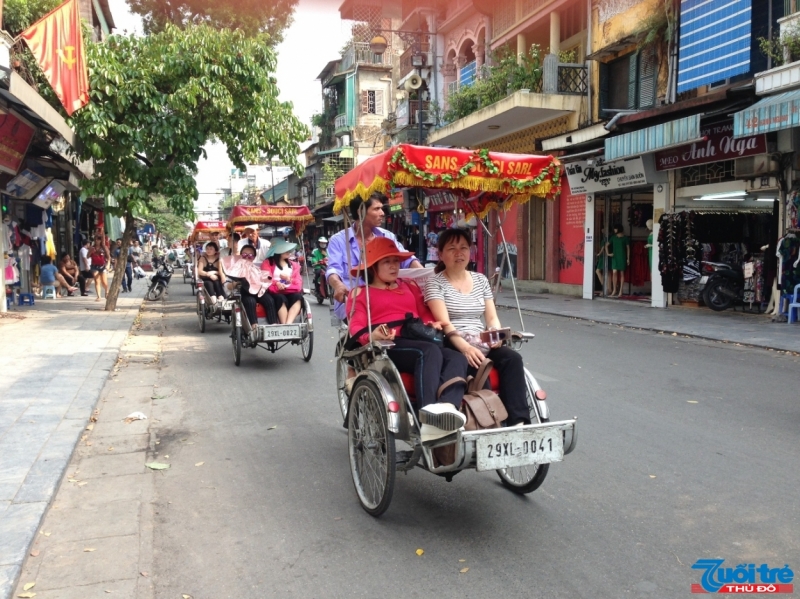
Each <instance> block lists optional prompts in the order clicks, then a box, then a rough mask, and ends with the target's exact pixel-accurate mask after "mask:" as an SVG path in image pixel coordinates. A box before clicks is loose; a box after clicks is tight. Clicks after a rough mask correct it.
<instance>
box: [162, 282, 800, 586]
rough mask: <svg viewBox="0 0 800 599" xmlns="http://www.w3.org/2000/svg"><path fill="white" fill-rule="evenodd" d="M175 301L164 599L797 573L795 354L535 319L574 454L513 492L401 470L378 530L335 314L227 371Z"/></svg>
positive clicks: (323, 313) (486, 481)
mask: <svg viewBox="0 0 800 599" xmlns="http://www.w3.org/2000/svg"><path fill="white" fill-rule="evenodd" d="M170 291H171V294H170V297H169V299H168V300H167V301H166V303H165V314H166V315H165V318H166V325H167V332H166V340H167V341H169V343H168V347H169V348H170V349H168V350H167V351H166V352H165V353H164V355H163V358H162V362H163V370H162V385H165V386H167V387H169V386H172V387H174V388H176V389H178V396H179V397H180V399H181V408H180V413H178V414H176V415H175V416H176V422H179V423H180V424H179V425H175V426H171V427H170V428H163V429H162V430H160V431H158V436H159V440H160V444H159V451H160V453H161V454H162V455H169V461H170V462H171V463H172V464H173V468H172V469H171V471H170V474H169V476H163V477H159V478H158V479H157V483H156V498H155V502H156V508H155V509H156V516H155V517H156V522H155V541H154V543H155V548H154V560H155V562H154V572H153V580H154V582H155V585H156V596H157V597H159V598H161V597H164V598H166V597H180V596H181V595H182V594H189V595H191V597H193V598H195V599H202V598H214V599H220V598H223V597H235V598H240V599H241V598H249V597H253V598H262V597H281V598H283V597H302V598H305V597H404V598H405V597H442V598H446V597H459V598H460V597H508V598H511V597H525V598H536V597H548V598H553V597H569V598H576V597H587V598H595V597H657V598H659V599H661V598H670V597H688V596H690V585H691V584H692V583H696V582H699V580H700V575H701V572H700V571H697V570H693V569H691V566H692V564H693V563H694V562H695V561H696V560H698V559H700V558H713V557H719V558H724V559H725V560H726V563H725V565H726V566H730V567H735V566H736V565H737V564H740V563H750V562H752V563H755V564H756V567H758V565H760V564H761V563H765V562H766V563H768V564H770V567H783V566H784V564H789V565H790V567H792V568H793V569H794V570H795V571H798V570H800V559H798V557H799V556H800V550H799V546H798V545H799V543H798V539H799V538H800V534H798V533H800V518H799V516H800V507H799V506H800V502H798V499H797V489H798V488H800V468H798V467H797V464H798V462H800V460H799V459H798V458H800V449H798V447H799V446H800V445H799V444H798V443H797V439H798V430H800V406H799V405H798V387H799V385H798V381H800V359H798V358H797V357H791V356H787V355H779V354H777V353H775V352H769V351H761V350H753V349H747V348H743V347H736V346H734V345H726V344H719V343H710V342H703V341H698V340H693V339H687V338H680V337H672V336H669V335H658V334H653V333H648V332H639V331H631V330H625V329H621V328H618V327H611V326H607V325H593V324H591V323H589V322H585V321H578V320H570V319H565V318H559V317H540V316H529V317H526V327H527V329H528V330H530V331H533V332H535V333H536V335H537V336H536V339H535V340H534V341H532V342H531V343H529V344H528V345H527V346H526V347H525V348H524V350H523V355H524V357H525V361H526V363H527V364H528V367H529V368H530V369H531V370H532V371H533V372H534V373H535V374H536V375H537V376H539V377H540V382H541V383H542V384H543V385H544V386H545V388H546V390H547V391H548V394H549V399H548V401H549V403H550V409H551V412H552V416H553V418H554V419H558V418H564V417H570V416H578V418H579V431H580V436H579V443H578V447H577V449H576V451H575V452H573V453H572V454H571V455H569V456H567V457H566V459H565V461H564V462H563V463H561V464H556V465H553V466H552V467H551V468H550V473H549V475H548V477H547V480H546V481H545V483H544V484H543V485H542V487H541V488H540V489H539V490H537V491H536V492H534V493H532V494H530V495H528V496H525V497H520V496H517V495H515V494H513V493H511V492H509V491H507V490H505V489H504V488H503V487H502V486H501V484H500V482H499V480H498V478H497V476H496V475H495V474H494V473H477V472H475V471H467V472H463V473H461V474H459V475H458V476H456V477H455V478H454V479H453V481H452V482H451V483H447V482H445V480H444V479H442V478H439V477H436V476H434V475H431V474H428V473H427V472H424V471H422V470H416V471H414V472H412V473H410V474H408V475H400V474H398V478H397V483H396V486H395V494H394V499H393V501H392V505H391V507H390V508H389V510H388V511H387V512H386V513H385V514H384V515H383V516H382V517H381V518H379V519H375V518H372V517H371V516H369V515H367V514H366V513H365V512H363V511H362V509H361V507H360V506H359V503H358V501H357V498H356V495H355V492H354V490H353V485H352V481H351V477H350V470H349V464H348V459H347V446H346V434H345V430H344V429H343V428H342V426H341V422H340V417H339V409H338V407H337V403H336V394H335V386H334V363H333V351H334V338H333V337H334V333H333V329H331V328H330V327H329V318H328V313H327V309H326V307H324V306H323V307H315V308H314V313H315V319H316V320H315V326H316V331H315V334H316V336H315V340H314V341H315V347H314V355H313V357H312V359H311V362H310V363H305V362H303V360H302V359H301V357H300V350H299V348H298V347H291V346H290V347H286V348H284V349H283V350H281V351H280V352H278V353H277V354H274V355H273V354H268V353H267V352H265V351H263V350H261V349H257V350H254V349H246V350H243V355H242V365H241V366H240V367H239V368H237V367H235V366H234V365H233V358H232V352H231V344H230V340H229V338H228V332H229V329H228V327H226V326H224V325H222V324H220V325H216V324H213V323H211V324H209V326H208V328H207V331H206V333H205V334H203V335H201V334H200V333H199V332H198V329H197V320H196V317H195V315H194V304H193V298H192V297H191V296H190V295H189V286H188V285H183V284H182V283H181V281H180V279H176V280H175V282H174V283H173V285H172V286H171V288H170ZM501 318H502V319H503V320H504V321H505V322H506V323H508V324H512V325H513V324H514V323H515V322H516V320H515V319H516V315H515V314H514V313H512V312H501ZM271 427H276V428H271ZM199 462H203V464H202V465H201V466H197V467H195V466H194V464H197V463H199ZM417 549H423V550H424V554H423V555H422V556H418V555H417V554H416V550H417ZM465 568H469V570H468V571H466V572H464V573H461V572H460V570H463V569H465Z"/></svg>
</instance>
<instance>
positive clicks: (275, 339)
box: [222, 206, 314, 366]
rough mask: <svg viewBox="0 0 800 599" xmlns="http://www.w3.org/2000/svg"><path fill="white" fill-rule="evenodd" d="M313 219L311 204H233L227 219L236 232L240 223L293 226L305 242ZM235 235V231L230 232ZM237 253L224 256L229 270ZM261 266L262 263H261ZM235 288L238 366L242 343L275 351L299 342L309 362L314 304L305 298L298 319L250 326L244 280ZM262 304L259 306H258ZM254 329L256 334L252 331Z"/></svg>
mask: <svg viewBox="0 0 800 599" xmlns="http://www.w3.org/2000/svg"><path fill="white" fill-rule="evenodd" d="M311 222H314V215H313V214H311V211H310V210H309V209H308V206H234V207H233V210H232V211H231V215H230V218H229V219H228V223H227V230H228V231H229V232H233V231H234V230H235V229H236V230H238V229H240V228H241V227H248V226H258V225H262V224H266V225H272V226H274V227H276V228H280V227H291V228H293V229H294V231H295V233H296V234H297V237H298V238H299V239H300V243H301V244H302V235H303V231H304V230H305V228H306V225H308V223H311ZM231 237H232V235H231ZM235 259H236V258H235V257H225V258H223V260H222V267H223V269H224V270H225V274H226V275H227V276H228V277H229V278H230V279H231V280H234V281H236V278H235V277H233V276H231V275H230V274H229V273H228V265H229V264H231V263H232V261H233V260H235ZM259 266H260V265H259ZM238 283H239V284H237V286H236V287H235V288H234V291H233V294H232V295H233V316H232V318H231V328H232V330H231V341H232V343H233V360H234V363H235V364H236V365H237V366H239V364H240V363H241V359H242V348H243V347H251V348H255V347H261V348H263V349H266V350H267V351H269V352H271V353H275V352H276V351H278V350H279V349H281V348H282V347H284V346H286V345H299V346H300V351H301V353H302V355H303V359H304V360H305V361H306V362H308V361H309V360H310V359H311V353H312V352H313V350H314V325H313V318H312V315H311V306H310V305H309V303H308V301H307V300H306V299H305V298H303V300H302V302H303V304H302V306H301V309H300V314H299V315H298V317H297V321H296V322H293V323H287V324H256V325H255V326H253V327H251V326H250V322H249V320H248V319H247V316H246V313H245V311H244V305H243V304H242V292H241V286H240V285H241V281H240V280H239V281H238ZM258 307H259V308H260V306H258ZM251 332H253V334H252V335H251Z"/></svg>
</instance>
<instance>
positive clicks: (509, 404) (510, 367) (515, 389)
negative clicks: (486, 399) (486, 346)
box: [487, 346, 531, 425]
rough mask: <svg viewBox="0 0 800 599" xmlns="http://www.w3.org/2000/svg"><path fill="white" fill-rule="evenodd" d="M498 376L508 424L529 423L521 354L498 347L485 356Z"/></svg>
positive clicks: (508, 348)
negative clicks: (492, 363) (492, 364)
mask: <svg viewBox="0 0 800 599" xmlns="http://www.w3.org/2000/svg"><path fill="white" fill-rule="evenodd" d="M487 357H488V358H489V359H490V360H491V361H492V362H494V367H495V368H496V369H497V374H498V375H499V377H500V393H499V395H500V399H502V400H503V405H505V407H506V411H507V412H508V421H507V422H508V424H509V425H513V424H517V423H519V422H525V423H526V424H529V423H530V419H531V414H530V410H529V409H528V396H527V389H526V386H525V367H524V365H523V363H522V356H520V355H519V353H518V352H516V351H514V350H513V349H511V348H510V347H505V346H504V347H499V348H497V349H493V350H491V351H490V352H489V355H488V356H487Z"/></svg>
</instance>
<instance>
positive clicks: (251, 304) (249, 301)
mask: <svg viewBox="0 0 800 599" xmlns="http://www.w3.org/2000/svg"><path fill="white" fill-rule="evenodd" d="M242 307H244V313H245V315H246V316H247V321H248V322H249V323H250V324H256V323H257V322H258V317H257V316H256V296H255V295H253V294H252V293H247V292H245V291H242Z"/></svg>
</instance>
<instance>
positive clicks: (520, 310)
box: [497, 211, 525, 333]
mask: <svg viewBox="0 0 800 599" xmlns="http://www.w3.org/2000/svg"><path fill="white" fill-rule="evenodd" d="M497 223H498V225H499V229H500V239H502V240H503V250H504V256H503V259H504V261H505V262H507V264H508V269H509V271H510V272H511V287H512V288H513V289H514V300H515V301H516V302H517V313H518V314H519V325H520V326H521V327H522V332H523V333H524V332H525V322H524V321H523V320H522V308H520V306H519V297H518V296H517V284H516V282H515V281H514V268H513V265H512V264H511V257H510V256H509V255H508V244H507V243H506V235H505V233H504V232H503V222H502V221H501V220H500V212H499V211H498V213H497ZM502 276H503V271H502V270H500V277H502ZM498 280H499V278H498Z"/></svg>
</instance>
